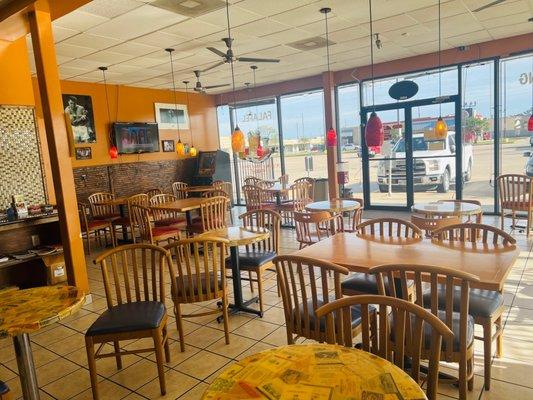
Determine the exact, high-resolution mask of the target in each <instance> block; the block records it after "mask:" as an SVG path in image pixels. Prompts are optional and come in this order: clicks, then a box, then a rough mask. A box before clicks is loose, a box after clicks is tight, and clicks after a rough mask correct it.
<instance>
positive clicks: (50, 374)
mask: <svg viewBox="0 0 533 400" xmlns="http://www.w3.org/2000/svg"><path fill="white" fill-rule="evenodd" d="M79 368H80V366H79V365H77V364H74V363H73V362H71V361H69V360H66V359H64V358H58V359H57V360H54V361H52V362H51V363H48V364H45V365H43V366H41V367H39V368H37V369H36V371H37V379H38V382H39V386H41V387H42V386H45V385H47V384H49V383H50V382H53V381H55V380H57V379H59V378H62V377H63V376H65V375H68V374H70V373H72V372H74V371H76V370H77V369H79Z"/></svg>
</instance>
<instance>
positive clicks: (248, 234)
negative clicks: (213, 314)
mask: <svg viewBox="0 0 533 400" xmlns="http://www.w3.org/2000/svg"><path fill="white" fill-rule="evenodd" d="M201 236H204V237H215V238H222V239H227V240H229V245H228V246H229V248H230V257H231V277H232V280H233V297H234V304H230V305H229V307H230V309H231V311H232V313H237V312H247V313H251V314H256V315H259V316H260V317H262V316H263V314H262V313H261V311H259V310H255V309H253V308H250V307H248V305H249V304H250V303H253V302H255V301H256V300H257V297H254V298H252V299H250V300H246V301H244V300H243V298H242V286H241V269H240V267H239V246H246V245H248V244H252V243H256V242H260V241H261V240H265V239H268V237H269V236H270V231H269V230H268V229H266V228H246V229H245V228H243V227H241V226H230V227H228V228H222V229H216V230H212V231H208V232H205V233H203V234H202V235H201ZM219 319H220V317H219Z"/></svg>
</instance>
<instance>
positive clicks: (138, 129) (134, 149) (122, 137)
mask: <svg viewBox="0 0 533 400" xmlns="http://www.w3.org/2000/svg"><path fill="white" fill-rule="evenodd" d="M113 131H114V134H115V138H114V139H115V144H116V146H117V149H118V152H119V154H132V153H154V152H158V151H159V129H158V127H157V124H156V123H154V122H149V123H144V122H115V123H114V124H113Z"/></svg>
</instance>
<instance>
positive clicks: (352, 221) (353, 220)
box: [334, 197, 365, 232]
mask: <svg viewBox="0 0 533 400" xmlns="http://www.w3.org/2000/svg"><path fill="white" fill-rule="evenodd" d="M334 200H350V201H356V202H358V203H359V204H360V205H361V206H360V207H359V208H358V209H357V210H354V211H346V212H345V213H343V214H344V215H346V214H348V216H349V218H348V221H349V223H348V224H344V232H356V231H357V227H358V226H359V224H361V222H363V209H364V204H365V201H364V200H363V199H361V198H352V197H341V198H338V199H334Z"/></svg>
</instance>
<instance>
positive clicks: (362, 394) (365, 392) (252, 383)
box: [202, 344, 427, 400]
mask: <svg viewBox="0 0 533 400" xmlns="http://www.w3.org/2000/svg"><path fill="white" fill-rule="evenodd" d="M280 398H281V399H313V400H330V399H338V400H341V399H345V400H348V399H367V400H372V399H404V400H415V399H416V400H421V399H427V397H426V395H425V393H424V392H423V391H422V389H421V388H420V386H418V384H417V383H416V382H415V381H414V380H413V379H412V378H411V377H410V376H409V375H407V373H405V372H404V371H402V370H401V369H400V368H398V367H397V366H395V365H394V364H392V363H390V362H389V361H387V360H385V359H383V358H381V357H378V356H376V355H374V354H370V353H367V352H365V351H362V350H357V349H353V348H349V347H343V346H337V345H331V344H308V345H290V346H282V347H276V348H274V349H270V350H266V351H263V352H261V353H258V354H252V355H250V356H248V357H246V358H244V359H242V360H240V361H237V362H236V363H234V364H232V365H231V366H229V367H228V368H226V369H225V370H224V371H223V372H222V373H221V374H220V375H219V376H218V377H217V378H215V380H214V381H213V382H212V383H211V385H210V386H209V387H208V388H207V389H206V391H205V392H204V394H203V397H202V399H203V400H230V399H268V400H272V399H280Z"/></svg>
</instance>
